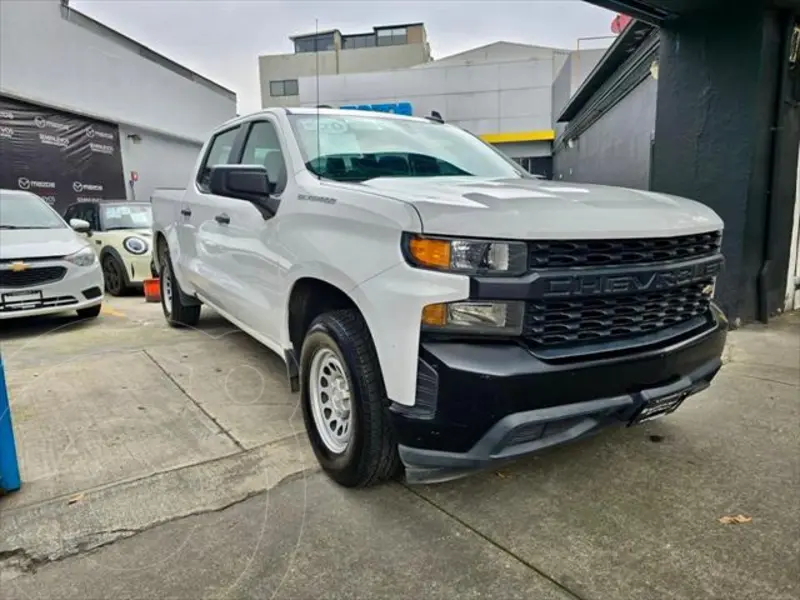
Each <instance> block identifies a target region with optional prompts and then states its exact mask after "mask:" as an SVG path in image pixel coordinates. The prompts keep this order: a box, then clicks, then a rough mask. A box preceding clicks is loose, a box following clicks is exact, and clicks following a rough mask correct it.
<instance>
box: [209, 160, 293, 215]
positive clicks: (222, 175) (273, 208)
mask: <svg viewBox="0 0 800 600" xmlns="http://www.w3.org/2000/svg"><path fill="white" fill-rule="evenodd" d="M208 186H209V190H210V191H211V193H212V194H214V195H216V196H225V197H227V198H236V199H238V200H244V201H246V202H251V203H252V204H253V205H254V206H255V207H256V208H258V209H259V210H260V211H261V214H262V216H264V218H265V219H268V218H270V217H273V216H275V213H276V212H277V211H278V204H279V203H280V201H279V200H278V199H276V198H273V197H272V192H273V191H274V189H275V186H274V185H273V184H272V183H271V182H270V180H269V176H268V175H267V169H266V168H264V167H262V166H261V165H217V166H215V167H211V177H210V181H209V184H208Z"/></svg>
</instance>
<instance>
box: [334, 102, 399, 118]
mask: <svg viewBox="0 0 800 600" xmlns="http://www.w3.org/2000/svg"><path fill="white" fill-rule="evenodd" d="M339 108H341V109H345V110H371V111H374V112H384V113H393V114H395V115H407V116H409V117H410V116H411V115H413V114H414V111H413V109H412V107H411V103H410V102H394V103H391V104H348V105H347V106H340V107H339Z"/></svg>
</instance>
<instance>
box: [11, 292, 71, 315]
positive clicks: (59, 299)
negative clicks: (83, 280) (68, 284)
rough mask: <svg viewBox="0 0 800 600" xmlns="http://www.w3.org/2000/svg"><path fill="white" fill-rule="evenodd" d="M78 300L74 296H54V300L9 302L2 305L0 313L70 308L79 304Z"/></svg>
mask: <svg viewBox="0 0 800 600" xmlns="http://www.w3.org/2000/svg"><path fill="white" fill-rule="evenodd" d="M77 303H78V300H77V298H74V297H73V296H54V297H52V298H42V299H41V300H36V301H33V302H31V301H25V302H18V301H9V302H6V303H5V304H0V312H4V313H10V312H18V311H25V310H36V309H37V308H53V307H56V306H70V305H72V304H77Z"/></svg>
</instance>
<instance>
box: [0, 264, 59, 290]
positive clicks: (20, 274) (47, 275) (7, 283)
mask: <svg viewBox="0 0 800 600" xmlns="http://www.w3.org/2000/svg"><path fill="white" fill-rule="evenodd" d="M66 272H67V269H65V268H64V267H32V268H29V269H25V270H24V271H12V270H10V269H8V270H6V269H2V270H0V287H1V288H21V287H30V286H33V285H41V284H44V283H52V282H54V281H59V280H60V279H63V278H64V275H65V274H66Z"/></svg>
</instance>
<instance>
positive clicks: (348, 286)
mask: <svg viewBox="0 0 800 600" xmlns="http://www.w3.org/2000/svg"><path fill="white" fill-rule="evenodd" d="M306 278H310V279H319V280H320V281H324V282H325V283H329V284H330V285H332V286H334V287H337V288H339V289H340V290H342V291H343V292H344V293H345V294H347V295H348V296H350V298H351V299H352V300H353V301H354V302H355V298H353V296H352V293H351V292H352V290H353V289H354V288H355V287H356V286H357V285H358V284H357V282H356V281H354V280H353V279H352V277H350V276H349V275H347V273H345V272H344V271H342V270H340V269H337V268H336V267H334V266H332V265H330V264H326V263H323V262H319V261H312V262H305V263H302V264H294V265H292V267H291V269H289V271H288V273H287V274H286V280H285V282H286V285H285V287H284V289H285V290H286V298H285V299H284V302H283V314H282V315H281V331H280V336H281V338H280V339H281V347H282V348H283V349H284V350H287V351H288V350H292V341H291V336H290V335H289V301H290V300H291V298H292V290H294V286H295V285H296V284H297V282H298V281H300V280H301V279H306Z"/></svg>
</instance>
